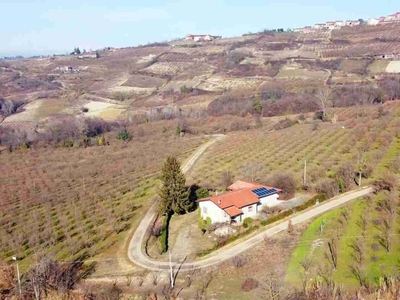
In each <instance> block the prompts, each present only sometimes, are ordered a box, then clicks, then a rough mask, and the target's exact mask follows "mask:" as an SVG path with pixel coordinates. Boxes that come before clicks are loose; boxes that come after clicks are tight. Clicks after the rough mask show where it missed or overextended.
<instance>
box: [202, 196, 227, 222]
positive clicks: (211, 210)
mask: <svg viewBox="0 0 400 300" xmlns="http://www.w3.org/2000/svg"><path fill="white" fill-rule="evenodd" d="M199 207H200V210H201V217H202V218H203V219H204V220H205V219H207V217H209V218H211V222H212V223H223V222H230V220H231V218H230V217H229V215H228V214H227V213H225V211H224V210H222V209H220V208H219V207H218V206H217V205H216V204H215V203H214V202H212V201H202V202H200V203H199ZM204 208H206V209H204ZM205 210H206V211H207V212H205Z"/></svg>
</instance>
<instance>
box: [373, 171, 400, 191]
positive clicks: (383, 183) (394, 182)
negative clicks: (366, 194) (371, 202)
mask: <svg viewBox="0 0 400 300" xmlns="http://www.w3.org/2000/svg"><path fill="white" fill-rule="evenodd" d="M397 186H398V178H397V176H396V175H395V174H393V173H392V172H386V173H385V174H383V176H382V177H381V178H379V179H377V180H376V181H375V182H374V188H375V191H383V190H387V191H389V192H390V191H392V190H394V189H396V188H397Z"/></svg>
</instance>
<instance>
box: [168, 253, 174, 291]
mask: <svg viewBox="0 0 400 300" xmlns="http://www.w3.org/2000/svg"><path fill="white" fill-rule="evenodd" d="M168 254H169V268H170V271H171V274H170V275H171V288H174V272H173V270H172V259H171V251H169V250H168Z"/></svg>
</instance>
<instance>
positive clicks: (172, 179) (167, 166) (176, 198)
mask: <svg viewBox="0 0 400 300" xmlns="http://www.w3.org/2000/svg"><path fill="white" fill-rule="evenodd" d="M160 179H161V181H162V186H161V187H160V189H159V191H158V195H159V196H160V198H161V199H160V210H161V212H162V213H166V214H172V213H177V214H183V213H185V212H188V211H190V210H191V209H192V208H193V206H194V203H193V201H192V200H191V199H190V198H189V189H187V188H186V186H185V184H186V178H185V175H184V174H183V173H182V171H181V166H180V165H179V162H178V160H177V159H176V157H171V156H170V157H167V159H166V161H165V163H164V165H163V167H162V169H161V177H160Z"/></svg>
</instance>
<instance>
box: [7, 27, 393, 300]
mask: <svg viewBox="0 0 400 300" xmlns="http://www.w3.org/2000/svg"><path fill="white" fill-rule="evenodd" d="M399 34H400V25H399V24H386V25H379V26H357V27H344V28H342V29H341V30H333V31H329V32H328V31H318V32H317V31H315V32H309V33H301V32H260V33H258V34H249V35H243V36H242V37H236V38H221V39H215V40H213V41H210V42H194V41H188V40H177V41H171V42H165V43H164V42H163V43H155V44H148V45H144V46H140V47H132V48H124V49H113V48H109V49H105V50H102V51H98V52H97V53H98V55H97V56H96V55H94V53H91V54H90V55H88V56H87V57H86V58H85V57H84V56H83V57H79V56H78V55H65V56H54V57H47V58H35V59H18V60H0V195H1V197H0V206H1V207H2V208H4V209H2V210H1V211H0V261H3V260H4V261H5V262H6V263H7V264H9V263H11V262H12V257H13V256H17V257H18V259H19V261H18V263H19V266H20V268H21V271H22V272H23V273H25V272H27V271H28V270H29V269H30V268H31V267H32V266H33V265H35V263H36V262H37V260H38V259H39V258H41V257H42V256H43V255H47V256H49V257H53V258H54V259H57V260H59V261H61V262H63V261H66V262H71V261H72V260H76V261H81V260H82V261H85V263H89V262H94V263H95V264H96V268H95V272H94V273H93V274H92V275H93V276H92V278H91V279H90V280H88V282H89V283H90V282H91V280H92V281H93V282H94V283H93V284H94V285H93V286H94V287H95V286H96V284H98V285H99V287H101V288H102V287H103V286H107V287H108V285H109V286H110V290H112V289H113V288H114V287H116V286H117V285H118V288H120V289H122V290H123V292H126V293H127V294H142V295H145V296H144V297H147V296H148V295H149V293H150V291H155V292H156V293H158V294H163V295H164V296H165V298H166V299H169V298H168V297H167V296H166V293H167V292H171V293H172V292H173V291H170V290H168V291H166V287H168V280H169V279H168V278H169V277H168V276H169V275H168V276H167V275H166V272H164V273H161V271H160V272H156V271H154V270H151V271H150V270H149V271H148V270H143V269H142V268H140V267H139V266H138V265H133V263H132V262H131V261H130V260H129V259H128V255H127V252H128V245H129V242H130V240H131V237H132V236H133V233H134V232H135V230H136V229H137V228H138V224H139V222H140V221H141V220H142V219H144V216H145V215H146V213H147V212H148V211H149V210H150V207H152V205H153V204H154V203H155V202H156V201H157V200H158V198H157V191H158V186H159V183H160V181H159V180H160V178H159V177H160V176H159V173H160V169H161V167H162V164H163V162H164V160H165V158H166V157H168V156H176V157H178V160H179V162H180V163H184V162H185V161H187V159H188V158H189V157H190V156H191V155H193V153H195V151H196V150H197V149H199V147H201V146H202V145H205V144H206V143H207V142H208V141H209V140H210V139H211V138H212V137H210V135H211V134H215V133H219V134H220V135H219V136H222V138H221V139H220V140H218V142H216V143H215V144H213V145H212V146H210V148H207V151H205V152H204V154H203V153H202V155H201V156H200V157H198V158H196V160H195V162H194V163H193V167H192V168H191V169H190V171H189V172H187V173H186V174H185V178H186V187H187V188H188V189H189V188H190V190H188V191H189V192H190V199H191V200H194V199H198V198H200V196H198V195H197V193H196V192H197V191H198V190H200V191H201V192H203V193H206V197H208V196H209V195H211V194H216V195H218V194H219V193H222V192H226V191H227V186H229V185H230V184H232V182H233V181H234V180H239V179H240V180H247V181H254V182H258V183H260V184H265V185H267V186H275V184H279V185H281V184H282V185H283V186H285V187H280V186H277V188H278V189H280V188H282V189H284V190H285V191H282V195H284V196H282V197H281V199H280V200H285V201H286V200H288V203H289V204H288V207H287V208H282V207H280V208H279V210H278V209H277V210H276V211H275V210H272V211H271V212H267V216H266V217H265V216H264V217H265V219H264V220H261V219H259V220H254V221H251V222H250V225H246V226H238V227H237V228H236V229H235V230H237V231H235V232H236V233H235V234H232V235H231V236H230V237H228V238H227V237H223V238H220V237H219V236H217V235H216V234H215V231H216V229H218V228H217V227H218V226H217V225H218V224H217V225H216V226H211V224H207V223H206V225H207V226H204V228H202V224H203V223H202V222H203V221H204V220H200V223H199V213H200V212H199V209H197V207H196V210H195V209H193V210H194V211H190V212H186V213H185V214H182V215H177V214H173V215H172V216H170V221H164V220H166V219H168V218H167V217H166V216H163V214H162V213H158V214H157V216H156V217H155V218H154V222H152V227H150V226H149V227H148V228H146V230H143V232H141V233H143V237H145V238H144V239H143V240H144V241H145V242H144V243H143V244H141V245H140V247H139V248H144V249H145V250H144V251H145V252H146V255H148V256H149V257H151V258H152V259H155V260H159V261H164V262H165V261H168V260H169V259H170V258H169V253H172V259H173V260H174V261H176V262H180V261H181V260H182V259H184V260H185V261H186V263H190V262H193V261H196V260H199V259H201V257H202V256H207V255H208V254H210V253H212V252H213V251H221V252H222V251H224V250H225V249H227V248H229V246H230V245H229V242H232V243H236V242H237V243H239V242H241V241H242V240H245V239H246V238H247V237H249V236H251V235H252V234H255V232H261V231H262V230H263V228H265V226H268V225H270V223H269V221H270V220H269V219H271V220H275V221H276V222H280V221H282V220H281V219H282V218H284V217H288V216H289V217H288V218H290V214H292V213H293V214H295V213H296V208H298V207H299V206H301V205H303V204H304V203H305V204H306V205H309V203H311V204H310V206H311V205H314V202H315V201H314V200H315V199H320V198H321V197H323V199H324V200H325V199H329V198H334V197H335V196H337V195H339V194H341V193H345V192H349V191H352V190H354V189H357V188H361V187H363V186H367V185H371V184H373V183H375V182H376V181H377V180H379V179H381V178H382V177H385V176H388V175H387V174H389V173H388V172H390V174H391V176H394V178H397V177H396V176H398V175H399V173H400V161H399V155H400V137H399V130H400V102H399V99H400V57H398V56H397V55H393V56H391V58H390V59H387V57H385V58H384V57H383V56H387V55H388V54H393V53H400V39H398V38H397V37H398V36H399ZM305 162H306V167H307V169H306V171H305V169H304V168H305ZM177 169H179V167H178V168H177ZM304 174H306V178H304ZM277 178H278V179H280V181H279V180H278V179H277ZM287 182H289V185H290V187H289V188H290V191H287V190H286V187H287V185H286V184H287ZM272 183H273V184H274V185H272ZM270 184H271V185H270ZM360 186H361V187H360ZM193 193H194V194H195V195H193ZM203 195H204V194H203ZM319 197H320V198H319ZM357 197H358V196H357ZM188 198H189V196H188ZM388 200H390V201H391V202H390V201H389V202H390V203H389V204H391V205H393V206H391V207H390V217H391V218H390V226H389V228H386V231H385V228H384V227H385V224H386V223H385V222H384V221H382V219H383V217H382V211H383V210H384V209H386V210H387V205H386V204H387V203H388ZM392 200H393V201H392ZM290 201H292V202H290ZM310 201H311V202H310ZM318 201H319V200H318ZM321 201H323V200H322V198H321ZM332 201H334V200H332ZM292 203H294V204H292ZM307 203H308V204H307ZM318 203H319V202H318ZM385 205H386V207H383V206H385ZM398 206H399V202H398V191H397V190H396V189H394V188H393V189H392V190H391V191H390V193H389V191H387V190H386V191H385V189H382V190H381V191H379V192H377V193H376V194H373V195H371V196H370V197H366V198H363V199H357V200H354V201H353V202H351V203H350V204H348V206H346V207H343V208H340V209H339V210H335V211H330V212H328V213H327V214H325V215H323V216H321V217H318V218H316V219H315V220H313V221H311V222H309V223H304V224H302V225H300V226H296V228H295V229H294V230H287V231H288V232H282V233H280V234H278V235H277V236H276V237H274V238H271V239H265V241H263V242H262V243H259V244H258V245H257V246H256V247H254V248H253V249H250V250H249V251H246V252H244V253H243V254H241V255H240V256H239V257H234V258H233V259H229V260H226V261H223V262H222V263H221V264H220V265H218V266H214V267H210V268H209V269H203V270H201V271H199V272H197V271H196V272H195V270H191V271H190V272H189V273H190V275H187V273H183V274H179V277H177V278H178V280H177V282H178V286H179V287H182V290H184V292H183V294H184V295H187V296H188V297H189V296H191V295H198V297H197V298H198V299H205V298H206V297H211V298H216V299H239V298H240V299H259V298H262V297H264V296H265V294H266V292H265V291H266V290H267V291H268V293H270V294H271V295H272V294H273V293H275V292H277V291H280V292H281V291H284V290H286V292H285V293H283V292H282V295H284V294H285V296H287V295H292V296H293V297H297V296H296V295H300V296H298V298H283V297H284V296H282V299H303V298H302V297H303V296H304V295H303V294H297V292H298V291H300V292H304V293H306V292H307V290H308V289H310V290H312V289H316V290H318V288H319V287H321V286H324V284H325V283H326V282H325V283H321V282H322V281H320V277H321V274H322V273H321V272H322V271H326V269H327V266H329V263H330V261H329V259H326V255H325V253H326V250H327V245H329V244H328V242H331V241H332V239H335V243H336V244H335V247H336V249H337V250H338V253H339V255H338V261H337V265H336V266H335V268H336V271H335V272H334V273H329V272H328V271H326V272H325V273H323V275H327V276H328V275H329V279H330V280H331V281H329V283H332V282H333V281H334V282H335V284H338V285H340V287H341V288H343V290H345V291H346V292H347V291H349V292H354V291H356V290H357V289H359V288H363V289H364V290H363V291H367V290H368V292H373V291H372V289H373V288H376V287H378V286H379V281H380V280H381V278H382V276H384V275H388V276H396V270H395V269H394V268H393V265H394V264H395V262H396V263H397V262H398V259H399V256H398V253H397V252H398V251H397V250H398V249H397V248H398V246H399V243H400V242H399V239H398V238H397V237H395V236H396V235H397V232H398V230H399V228H398V220H397V212H394V211H397V210H398ZM308 208H309V206H305V207H304V208H303V209H308ZM150 211H151V210H150ZM288 211H289V212H290V214H286V215H285V213H287V212H288ZM300 211H301V210H299V212H300ZM157 212H158V211H157ZM393 212H394V213H393ZM281 213H282V215H281ZM385 213H387V212H386V211H385ZM154 214H155V215H156V213H154ZM281 216H283V217H282V218H281ZM363 216H365V224H364V225H360V224H361V223H360V220H361V219H362V217H363ZM385 216H387V214H386V215H385ZM264 217H263V218H264ZM275 218H276V219H275ZM285 220H286V219H285ZM265 221H267V223H265ZM164 222H165V223H164ZM168 222H170V223H168ZM206 222H208V221H207V220H206ZM263 222H264V224H263ZM271 222H272V221H271ZM322 222H324V224H325V223H326V227H324V230H322V231H321V224H322ZM199 224H200V226H199ZM264 225H265V226H264ZM157 229H159V230H158V231H157ZM318 230H319V232H318ZM138 231H141V230H138ZM289 231H290V232H289ZM163 232H168V233H165V235H164V236H166V237H165V240H166V242H165V243H168V247H167V246H166V247H165V248H164V250H165V249H166V248H168V250H169V251H170V252H167V251H163V250H162V249H161V251H160V243H161V236H162V235H163ZM360 236H362V237H361V238H360V239H357V237H360ZM389 236H393V237H394V238H393V239H392V240H391V243H390V247H389V246H388V245H387V243H386V244H385V241H386V240H387V239H386V240H385V237H386V238H387V237H389ZM232 237H233V239H231V240H229V239H230V238H232ZM132 240H133V241H134V239H132ZM349 240H351V242H352V243H353V244H349V243H348V242H347V241H349ZM385 245H386V246H385ZM356 246H357V247H359V248H362V251H363V252H362V253H361V254H362V258H360V257H357V258H358V259H359V261H358V262H357V264H352V261H353V260H354V259H355V255H357V253H355V252H356V251H355V248H356ZM385 247H386V248H385ZM389 248H390V249H389ZM360 251H361V250H360ZM360 251H358V252H359V253H358V255H359V256H360V255H361V254H360ZM310 257H313V262H312V263H311V262H310V264H309V265H308V262H309V261H308V259H309V258H310ZM317 261H318V263H316V262H317ZM299 266H301V267H303V269H304V270H302V269H301V267H299ZM0 267H1V266H0ZM306 268H307V269H306ZM299 269H300V271H299ZM321 270H322V271H321ZM189 273H188V274H189ZM357 274H358V275H360V274H361V275H360V276H359V277H357ZM0 275H1V274H0ZM298 275H301V276H298ZM188 276H189V279H188ZM190 276H192V278H193V285H191V284H192V281H191V280H192V279H190ZM25 278H27V277H25ZM121 278H122V279H121ZM133 278H134V279H133ZM360 278H361V279H363V280H364V281H363V280H360ZM102 280H104V281H102ZM133 280H134V282H135V284H132V285H131V283H132V281H133ZM254 280H255V281H256V283H257V284H255V283H254ZM396 280H398V278H397V277H396ZM114 281H115V284H114ZM188 281H190V282H188ZM307 281H309V282H310V283H309V284H307ZM26 282H29V280H28V279H26V280H25V282H24V283H25V284H26ZM249 282H250V283H249ZM311 282H312V283H311ZM89 283H86V282H85V283H84V284H83V285H82V286H81V287H80V289H81V290H85V291H86V289H95V288H93V287H91V288H89V287H88V286H85V285H86V284H88V285H89ZM111 283H113V284H114V285H112V284H111ZM117 283H118V284H117ZM136 283H137V284H136ZM314 283H315V284H314ZM247 285H250V286H251V288H249V289H248V290H247V288H248V287H247ZM253 285H254V286H253ZM265 286H266V287H265ZM332 286H333V285H329V286H328V287H327V288H332ZM324 288H325V286H324ZM367 288H368V289H367ZM328 291H330V290H329V289H328ZM175 292H176V290H175ZM280 292H279V293H280ZM110 293H111V292H110ZM243 295H244V296H243ZM85 296H86V294H85ZM107 297H108V296H104V297H103V298H104V299H114V298H112V297H111V298H107ZM171 297H172V296H171ZM277 297H278V296H277ZM288 297H289V296H288ZM103 298H99V299H103ZM271 299H280V298H271ZM304 299H306V298H304ZM310 299H311V298H310ZM317 299H325V298H322V297H320V298H318V297H317ZM326 299H329V298H326ZM343 299H345V298H343Z"/></svg>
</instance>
